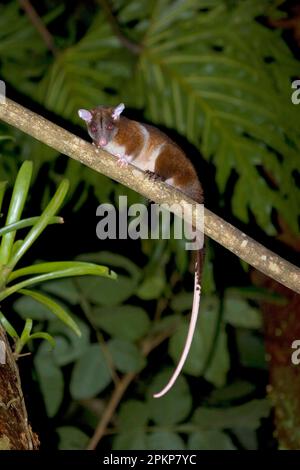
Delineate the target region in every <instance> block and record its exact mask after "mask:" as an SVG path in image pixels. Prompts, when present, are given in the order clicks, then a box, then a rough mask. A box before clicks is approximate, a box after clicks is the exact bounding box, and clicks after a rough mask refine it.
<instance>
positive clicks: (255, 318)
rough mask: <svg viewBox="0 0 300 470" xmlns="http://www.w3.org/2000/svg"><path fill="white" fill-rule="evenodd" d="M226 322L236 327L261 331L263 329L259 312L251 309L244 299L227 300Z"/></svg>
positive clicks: (225, 308)
mask: <svg viewBox="0 0 300 470" xmlns="http://www.w3.org/2000/svg"><path fill="white" fill-rule="evenodd" d="M224 310H225V313H224V317H225V320H226V321H227V322H228V323H230V324H231V325H233V326H235V327H240V328H253V329H259V328H261V327H262V318H261V314H260V312H259V310H257V309H255V308H253V307H251V306H250V305H249V303H248V302H247V301H245V300H242V299H234V298H226V299H225V307H224Z"/></svg>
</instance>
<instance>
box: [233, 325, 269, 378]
mask: <svg viewBox="0 0 300 470" xmlns="http://www.w3.org/2000/svg"><path fill="white" fill-rule="evenodd" d="M236 339H237V347H238V351H239V359H240V362H241V364H242V365H243V366H245V367H253V368H258V369H267V362H266V353H265V348H264V342H263V339H262V338H261V337H259V336H257V335H256V334H254V333H253V332H251V331H249V330H248V331H247V330H246V331H237V336H236Z"/></svg>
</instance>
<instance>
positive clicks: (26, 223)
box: [0, 217, 63, 237]
mask: <svg viewBox="0 0 300 470" xmlns="http://www.w3.org/2000/svg"><path fill="white" fill-rule="evenodd" d="M38 219H39V217H30V218H28V219H23V220H19V222H15V223H13V224H9V225H5V226H4V227H3V228H1V229H0V237H1V236H2V235H4V234H5V233H8V232H14V231H16V230H19V229H21V228H26V227H31V226H32V225H34V224H35V223H36V222H37V221H38ZM62 223H63V218H62V217H51V219H50V220H49V225H52V224H62Z"/></svg>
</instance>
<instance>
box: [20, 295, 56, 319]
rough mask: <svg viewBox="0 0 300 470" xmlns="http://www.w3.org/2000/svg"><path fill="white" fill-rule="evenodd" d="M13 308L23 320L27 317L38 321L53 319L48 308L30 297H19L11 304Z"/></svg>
mask: <svg viewBox="0 0 300 470" xmlns="http://www.w3.org/2000/svg"><path fill="white" fill-rule="evenodd" d="M13 308H14V310H15V311H16V312H17V313H18V315H20V317H21V318H23V319H24V320H26V318H28V317H30V318H32V319H33V320H39V321H43V320H50V319H51V318H53V314H52V313H51V311H50V310H49V308H48V307H45V305H43V304H41V303H40V302H37V301H36V300H34V299H33V298H32V297H26V296H23V297H20V298H19V299H17V300H16V301H15V302H14V303H13Z"/></svg>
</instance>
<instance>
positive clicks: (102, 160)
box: [0, 99, 300, 294]
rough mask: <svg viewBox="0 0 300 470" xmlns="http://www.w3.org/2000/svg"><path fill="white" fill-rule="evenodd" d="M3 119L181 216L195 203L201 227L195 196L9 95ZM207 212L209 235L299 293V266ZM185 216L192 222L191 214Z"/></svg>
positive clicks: (0, 111)
mask: <svg viewBox="0 0 300 470" xmlns="http://www.w3.org/2000/svg"><path fill="white" fill-rule="evenodd" d="M0 119H2V120H3V121H5V122H7V123H8V124H11V125H12V126H14V127H17V128H18V129H20V130H22V131H23V132H26V133H27V134H29V135H31V136H32V137H34V138H36V139H37V140H39V141H41V142H43V143H45V144H47V145H49V146H50V147H52V148H54V149H56V150H57V151H58V152H60V153H63V154H65V155H68V156H69V157H71V158H74V159H75V160H77V161H79V162H81V163H83V164H84V165H86V166H88V167H90V168H92V169H94V170H95V171H98V172H99V173H102V174H104V175H106V176H108V177H109V178H112V179H114V180H116V181H118V182H119V183H121V184H124V185H125V186H128V187H129V188H131V189H133V190H134V191H136V192H138V193H140V194H142V195H143V196H145V197H147V198H148V199H150V200H152V201H154V202H157V203H159V204H163V203H164V204H168V205H171V204H173V205H174V208H173V210H172V211H173V212H174V213H175V214H176V215H179V216H181V217H182V214H181V211H180V210H177V209H176V207H175V206H178V207H180V205H181V206H182V205H184V204H189V205H191V204H193V219H192V223H193V224H194V225H195V226H198V228H199V225H197V219H196V211H197V205H196V204H195V202H194V201H192V199H190V198H188V197H187V196H185V195H184V194H182V193H181V192H179V191H176V189H174V188H172V187H171V186H169V185H167V184H165V183H161V182H158V181H155V182H153V181H151V180H150V179H149V178H148V177H147V176H146V175H145V174H144V173H143V172H142V171H140V170H138V169H137V168H135V167H134V166H132V165H128V167H126V168H122V170H120V167H119V166H118V165H117V164H116V159H115V157H114V156H113V155H111V154H109V153H107V152H105V151H103V150H99V152H96V149H95V147H94V146H92V145H91V144H90V143H88V142H86V141H84V140H82V139H80V138H79V137H76V136H75V135H73V134H71V133H70V132H67V131H66V130H65V129H62V128H61V127H59V126H57V125H56V124H53V123H52V122H50V121H48V120H47V119H44V118H43V117H42V116H39V115H37V114H35V113H33V112H32V111H29V110H28V109H26V108H24V107H23V106H21V105H19V104H17V103H15V102H13V101H11V100H9V99H6V102H5V103H4V104H0ZM204 215H205V218H204V231H205V233H206V235H208V236H209V237H210V238H212V239H213V240H215V241H216V242H218V243H220V244H221V245H223V246H224V247H225V248H227V249H228V250H230V251H231V252H232V253H234V254H236V255H237V256H238V257H239V258H241V259H243V260H244V261H246V262H247V263H248V264H250V265H251V266H253V267H255V268H256V269H258V270H259V271H261V272H263V273H264V274H266V275H267V276H269V277H271V278H272V279H275V280H276V281H278V282H280V283H281V284H283V285H285V286H286V287H289V288H290V289H292V290H294V291H295V292H297V293H298V294H300V269H299V268H297V267H296V266H295V265H293V264H291V263H289V262H288V261H286V260H284V259H283V258H281V257H279V256H277V255H276V254H275V253H273V252H272V251H270V250H268V249H267V248H265V247H264V246H262V245H261V244H260V243H257V242H256V241H255V240H253V239H252V238H250V237H248V236H247V235H246V234H245V233H243V232H241V231H240V230H238V229H237V228H235V227H234V226H232V225H231V224H229V223H228V222H225V221H224V220H223V219H221V218H220V217H218V216H217V215H215V214H213V213H212V212H211V211H209V210H208V209H205V213H204ZM184 217H185V218H186V219H187V220H188V221H189V222H191V220H190V219H189V218H188V214H186V215H184Z"/></svg>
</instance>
